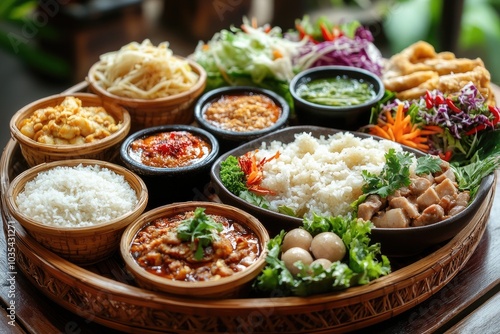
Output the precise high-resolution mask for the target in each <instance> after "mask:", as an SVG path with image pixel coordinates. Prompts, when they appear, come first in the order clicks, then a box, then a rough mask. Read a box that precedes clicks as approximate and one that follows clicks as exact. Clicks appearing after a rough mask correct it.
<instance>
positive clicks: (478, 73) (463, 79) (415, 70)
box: [382, 41, 495, 105]
mask: <svg viewBox="0 0 500 334" xmlns="http://www.w3.org/2000/svg"><path fill="white" fill-rule="evenodd" d="M382 81H383V82H384V85H385V87H386V89H388V90H391V91H393V92H396V96H397V97H398V98H399V99H402V100H408V99H417V98H419V97H421V96H423V95H424V94H425V92H426V91H427V90H434V89H437V90H440V91H441V92H443V93H444V94H455V93H458V92H459V91H460V90H461V89H462V88H463V87H464V86H465V85H466V84H467V83H469V82H472V83H473V84H474V86H476V87H477V88H478V90H479V91H480V92H481V94H482V95H483V96H484V98H485V99H486V103H488V104H490V105H494V104H495V96H494V94H493V90H492V89H491V76H490V73H489V71H488V70H487V69H486V68H485V66H484V62H483V61H482V60H481V58H476V59H468V58H456V57H455V54H453V53H452V52H439V53H437V52H436V51H435V49H434V47H433V46H432V45H430V44H429V43H427V42H424V41H419V42H416V43H414V44H412V45H410V46H409V47H407V48H406V49H404V50H403V51H401V52H400V53H398V54H395V55H394V56H392V57H391V58H390V59H389V60H388V61H387V62H386V64H385V66H384V71H383V74H382Z"/></svg>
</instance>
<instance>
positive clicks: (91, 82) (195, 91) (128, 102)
mask: <svg viewBox="0 0 500 334" xmlns="http://www.w3.org/2000/svg"><path fill="white" fill-rule="evenodd" d="M174 57H176V58H179V59H183V60H186V61H187V62H188V63H189V66H191V68H192V69H193V71H195V72H196V73H197V74H198V75H199V78H198V81H197V82H196V83H195V84H194V85H193V86H192V87H191V88H190V89H189V90H187V91H184V92H182V93H179V94H176V95H171V96H165V97H161V98H156V99H149V100H147V99H137V98H130V97H124V96H118V95H115V94H112V93H110V92H108V91H107V90H106V89H104V88H103V87H102V86H101V85H99V83H98V82H97V81H96V80H95V75H94V73H95V72H96V68H97V67H98V65H99V63H100V61H98V62H96V63H94V64H93V65H92V66H91V67H90V69H89V72H88V75H87V77H86V78H85V81H86V82H87V84H88V86H89V87H90V88H91V90H92V89H93V90H95V91H97V92H98V95H102V96H104V97H106V98H107V99H110V100H115V101H116V102H117V103H120V104H121V105H124V106H132V107H136V106H138V105H140V106H141V108H144V107H145V108H147V107H156V106H158V105H160V104H165V103H169V102H170V103H178V102H181V101H188V100H191V99H193V98H195V97H197V96H198V95H200V94H201V92H202V91H203V90H204V89H205V85H206V81H207V72H206V70H205V69H204V68H203V67H202V66H201V65H199V64H198V63H197V62H195V61H194V60H192V59H189V58H186V57H182V56H178V55H175V56H174Z"/></svg>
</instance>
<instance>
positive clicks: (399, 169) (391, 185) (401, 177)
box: [362, 149, 413, 198]
mask: <svg viewBox="0 0 500 334" xmlns="http://www.w3.org/2000/svg"><path fill="white" fill-rule="evenodd" d="M385 160H386V162H385V165H384V168H383V169H382V171H381V172H380V174H379V175H376V174H373V173H370V172H368V171H366V170H363V171H362V175H363V178H364V179H365V182H366V184H365V185H363V188H362V190H363V193H365V194H367V195H368V194H377V195H380V197H382V198H386V197H387V196H389V195H391V194H393V193H394V192H395V191H396V190H397V189H399V188H401V187H406V186H409V185H410V166H411V164H412V163H413V160H412V155H411V154H410V153H409V152H396V150H394V149H390V150H389V151H388V152H387V153H386V154H385Z"/></svg>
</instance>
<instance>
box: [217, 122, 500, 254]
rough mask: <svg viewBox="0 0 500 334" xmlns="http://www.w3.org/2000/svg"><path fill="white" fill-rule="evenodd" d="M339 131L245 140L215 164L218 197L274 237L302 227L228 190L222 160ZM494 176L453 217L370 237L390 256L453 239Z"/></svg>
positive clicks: (293, 130) (312, 129)
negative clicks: (275, 143) (266, 145)
mask: <svg viewBox="0 0 500 334" xmlns="http://www.w3.org/2000/svg"><path fill="white" fill-rule="evenodd" d="M339 131H340V130H335V129H330V128H324V127H316V126H295V127H288V128H285V129H282V130H280V131H277V132H275V133H273V134H270V135H267V136H264V137H261V138H258V139H256V140H253V141H251V142H249V143H246V144H244V145H242V146H240V147H238V148H236V149H234V150H231V151H229V152H226V153H225V154H222V155H221V156H220V157H219V158H218V159H217V161H215V163H214V164H213V166H212V169H211V171H210V177H211V180H212V185H213V187H214V188H215V193H216V194H217V195H218V196H219V198H220V199H221V201H222V202H223V203H226V204H230V205H233V206H236V207H239V208H241V209H243V210H245V211H246V212H249V213H250V214H252V215H254V216H255V217H257V218H258V219H259V220H260V221H261V222H262V223H263V224H264V226H266V228H267V229H268V230H269V231H270V235H271V237H272V236H273V235H275V234H277V233H278V232H279V231H280V230H281V229H284V230H286V231H288V230H291V229H293V228H296V227H299V226H302V219H300V218H296V217H292V216H287V215H285V214H281V213H278V212H274V211H271V210H267V209H263V208H261V207H258V206H256V205H253V204H250V203H248V202H246V201H244V200H242V199H241V198H239V197H237V196H235V195H233V194H232V193H231V192H229V191H228V190H227V189H226V188H225V187H224V185H223V184H222V182H221V179H220V167H221V162H222V161H224V160H225V159H226V158H227V157H228V156H229V155H233V156H237V157H238V156H240V155H243V154H245V153H246V152H248V151H252V150H254V149H256V148H259V147H260V146H261V144H262V143H263V142H267V143H269V142H271V141H273V140H278V141H281V142H283V143H289V142H292V141H294V139H295V135H296V134H298V133H302V132H309V133H311V134H312V136H314V137H319V136H321V135H325V136H328V135H331V134H334V133H337V132H339ZM353 133H354V134H355V135H356V136H358V137H362V138H365V137H369V136H370V135H368V134H365V133H360V132H353ZM404 149H405V150H406V151H409V152H412V153H415V154H416V155H417V156H422V155H423V153H422V152H420V151H416V150H413V149H411V148H407V147H404ZM493 180H494V176H493V175H490V176H488V177H486V178H485V179H484V180H483V181H482V183H481V186H480V189H479V191H478V193H477V195H476V197H475V198H474V199H473V201H472V203H471V204H470V205H469V206H468V207H467V208H466V209H465V210H464V211H462V212H461V213H459V214H457V215H456V216H453V217H452V218H449V219H446V220H443V221H440V222H438V223H435V224H432V225H427V226H423V227H408V228H373V229H372V233H371V237H372V241H373V242H380V243H381V248H382V253H383V254H385V255H388V256H394V257H396V256H397V257H401V256H411V255H415V254H418V253H421V252H422V251H424V250H426V249H429V248H430V247H432V246H436V245H439V244H440V243H442V242H445V241H447V240H449V239H451V238H453V237H454V236H455V235H456V234H457V233H458V232H460V231H461V230H462V229H463V228H464V227H465V226H466V225H467V224H468V223H469V222H470V221H471V218H472V217H473V216H474V214H475V213H476V212H477V210H478V208H479V207H480V205H481V202H482V201H483V200H484V198H485V196H486V195H487V193H488V191H489V190H490V189H491V187H492V185H493Z"/></svg>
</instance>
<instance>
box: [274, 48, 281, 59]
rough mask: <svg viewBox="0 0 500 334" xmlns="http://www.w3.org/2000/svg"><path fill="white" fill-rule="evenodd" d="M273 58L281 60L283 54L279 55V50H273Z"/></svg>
mask: <svg viewBox="0 0 500 334" xmlns="http://www.w3.org/2000/svg"><path fill="white" fill-rule="evenodd" d="M273 57H274V59H279V58H283V54H282V53H281V51H280V50H277V49H274V50H273Z"/></svg>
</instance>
